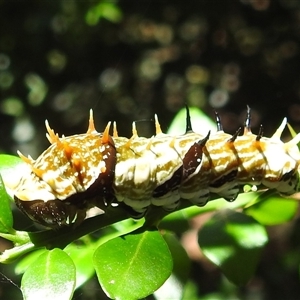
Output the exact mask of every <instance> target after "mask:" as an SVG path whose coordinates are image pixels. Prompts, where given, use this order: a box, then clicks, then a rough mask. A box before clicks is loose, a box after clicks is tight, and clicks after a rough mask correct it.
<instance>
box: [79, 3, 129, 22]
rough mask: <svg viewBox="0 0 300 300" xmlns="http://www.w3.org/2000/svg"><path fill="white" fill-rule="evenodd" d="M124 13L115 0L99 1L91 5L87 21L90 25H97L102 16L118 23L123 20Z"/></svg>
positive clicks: (86, 17)
mask: <svg viewBox="0 0 300 300" xmlns="http://www.w3.org/2000/svg"><path fill="white" fill-rule="evenodd" d="M122 17H123V14H122V11H121V10H120V8H119V7H118V6H117V5H116V4H115V3H113V2H111V1H110V2H106V1H105V2H99V3H98V4H96V5H95V6H93V7H91V8H90V9H89V10H88V12H87V13H86V16H85V21H86V23H87V24H88V25H90V26H94V25H97V23H98V22H99V20H100V19H101V18H104V19H107V20H109V21H111V22H113V23H118V22H120V21H121V20H122Z"/></svg>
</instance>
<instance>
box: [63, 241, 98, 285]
mask: <svg viewBox="0 0 300 300" xmlns="http://www.w3.org/2000/svg"><path fill="white" fill-rule="evenodd" d="M64 251H65V252H66V253H68V255H69V256H70V257H71V258H72V260H73V262H74V264H75V266H76V288H77V287H79V286H81V285H82V284H84V283H85V282H86V281H87V280H89V279H90V278H91V277H92V276H93V274H94V273H95V269H94V266H93V254H94V251H95V248H94V247H93V244H90V245H76V244H74V243H72V244H69V245H68V246H67V247H66V248H65V249H64Z"/></svg>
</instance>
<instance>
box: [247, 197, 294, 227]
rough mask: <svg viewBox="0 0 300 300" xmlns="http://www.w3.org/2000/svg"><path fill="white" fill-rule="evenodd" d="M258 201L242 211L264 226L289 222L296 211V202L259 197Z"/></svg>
mask: <svg viewBox="0 0 300 300" xmlns="http://www.w3.org/2000/svg"><path fill="white" fill-rule="evenodd" d="M259 199H260V201H257V202H256V203H255V204H254V205H251V206H249V207H248V208H246V209H245V210H244V211H245V213H246V214H247V215H249V216H252V217H253V218H254V219H255V220H257V221H258V222H259V223H261V224H264V225H277V224H282V223H284V222H287V221H290V220H291V219H292V218H293V217H294V216H295V214H296V212H297V210H298V205H299V204H298V202H297V201H296V200H293V199H288V198H283V197H280V196H272V197H268V196H267V195H266V194H263V195H262V196H260V198H259Z"/></svg>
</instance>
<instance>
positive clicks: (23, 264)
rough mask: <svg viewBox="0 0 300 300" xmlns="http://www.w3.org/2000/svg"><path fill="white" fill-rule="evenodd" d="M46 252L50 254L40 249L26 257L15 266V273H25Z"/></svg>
mask: <svg viewBox="0 0 300 300" xmlns="http://www.w3.org/2000/svg"><path fill="white" fill-rule="evenodd" d="M44 252H48V250H46V249H38V250H36V251H32V252H30V253H29V254H27V255H25V256H24V257H23V258H22V259H21V260H19V261H18V263H17V264H16V266H15V273H16V274H18V275H20V274H23V273H25V271H26V270H27V268H28V267H29V266H30V265H31V264H32V263H33V262H34V261H36V260H37V258H38V257H39V256H40V255H41V254H43V253H44Z"/></svg>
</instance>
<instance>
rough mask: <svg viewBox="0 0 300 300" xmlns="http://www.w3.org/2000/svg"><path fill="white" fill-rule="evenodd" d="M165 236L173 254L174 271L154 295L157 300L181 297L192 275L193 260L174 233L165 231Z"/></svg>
mask: <svg viewBox="0 0 300 300" xmlns="http://www.w3.org/2000/svg"><path fill="white" fill-rule="evenodd" d="M163 238H164V239H165V241H166V242H167V244H168V246H169V249H170V251H171V254H172V258H173V272H172V274H171V276H170V277H169V278H168V279H167V281H166V282H165V283H164V284H163V285H162V286H161V287H160V288H159V289H158V290H157V291H156V292H155V293H154V295H155V298H156V299H157V300H160V299H161V300H167V299H170V300H171V299H181V298H182V295H183V292H184V288H185V284H186V282H187V280H188V277H189V275H190V266H191V261H190V259H189V257H188V255H187V253H186V251H185V250H184V248H183V247H182V245H181V243H180V242H179V241H178V239H177V238H176V236H175V235H174V234H172V233H169V232H165V233H163Z"/></svg>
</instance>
